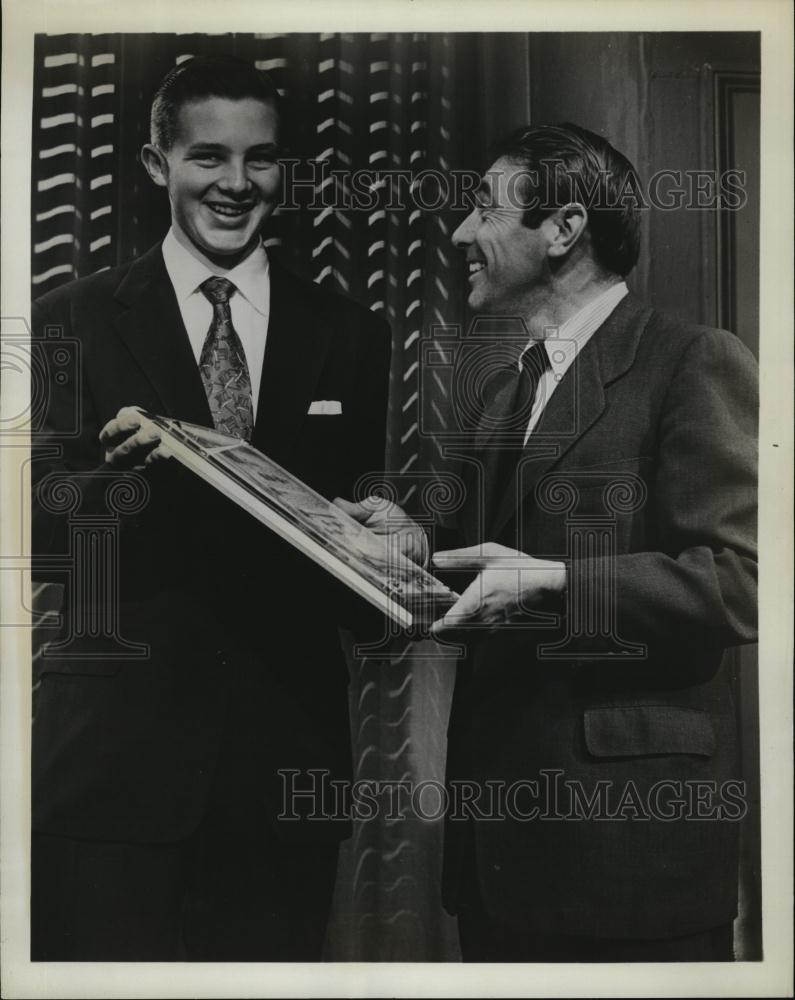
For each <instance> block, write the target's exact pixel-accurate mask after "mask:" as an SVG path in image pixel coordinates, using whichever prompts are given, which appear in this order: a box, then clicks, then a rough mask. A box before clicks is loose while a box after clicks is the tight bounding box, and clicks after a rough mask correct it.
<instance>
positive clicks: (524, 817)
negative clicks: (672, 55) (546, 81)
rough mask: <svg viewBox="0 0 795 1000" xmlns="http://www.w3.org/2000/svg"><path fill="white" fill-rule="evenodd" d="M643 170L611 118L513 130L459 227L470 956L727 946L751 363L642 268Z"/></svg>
mask: <svg viewBox="0 0 795 1000" xmlns="http://www.w3.org/2000/svg"><path fill="white" fill-rule="evenodd" d="M638 190H639V188H638V182H637V178H636V177H635V175H634V170H633V168H632V165H631V164H630V163H629V162H628V161H627V160H626V158H625V157H624V156H622V155H621V154H620V153H618V152H617V151H616V150H615V149H613V148H612V147H611V146H610V145H609V144H608V143H607V142H606V141H605V140H604V139H602V138H600V137H599V136H596V135H594V134H592V133H590V132H587V131H586V130H584V129H581V128H578V127H576V126H570V125H563V126H538V127H530V128H525V129H521V130H520V131H519V132H517V133H515V134H513V135H511V136H510V137H508V138H507V139H506V140H505V142H504V143H503V144H502V146H501V147H500V148H499V150H498V156H497V159H496V161H495V162H494V163H493V165H492V166H491V168H490V169H489V170H488V171H487V173H486V174H485V176H484V178H483V181H482V183H481V186H480V189H479V191H478V193H477V204H476V205H475V207H474V210H473V211H472V212H471V214H470V215H469V216H468V218H467V219H466V220H465V221H464V222H463V223H462V225H461V226H460V227H459V229H458V230H457V231H456V233H455V234H454V237H453V240H454V242H455V244H456V245H457V246H458V247H460V248H461V249H462V250H464V251H465V252H466V259H467V264H468V267H469V272H470V275H469V283H470V291H469V298H468V303H469V306H470V308H471V309H472V311H473V313H474V314H475V316H477V317H479V320H480V324H479V326H478V337H476V338H474V342H471V343H469V344H468V343H467V341H466V339H465V340H464V341H462V343H461V344H460V345H458V347H459V351H458V354H457V356H456V363H457V364H458V366H459V368H458V370H459V371H460V372H461V377H462V382H461V384H460V385H456V384H455V381H454V383H453V390H452V391H453V393H456V392H458V393H464V392H465V391H467V390H470V391H471V390H472V387H473V386H477V387H478V390H479V391H480V390H482V397H481V399H482V402H481V403H480V406H481V409H480V417H479V422H478V426H477V427H476V428H475V429H474V431H473V432H470V431H469V430H467V429H466V428H462V437H461V441H460V443H459V445H458V447H457V448H456V450H457V451H458V452H459V454H461V455H462V458H463V462H462V469H461V475H462V477H463V480H464V483H465V484H466V486H467V500H466V503H465V506H464V508H463V510H462V511H461V514H460V517H459V519H458V524H457V526H456V529H455V535H456V537H457V543H456V542H453V544H458V545H459V546H460V547H459V548H457V549H454V550H450V551H442V552H437V554H436V556H435V559H434V564H435V566H436V567H437V569H438V570H463V571H469V572H470V573H475V574H476V576H475V578H474V580H472V582H471V583H470V585H469V586H468V587H466V581H464V583H463V584H461V583H456V584H455V586H456V587H457V589H462V588H463V587H466V589H464V590H463V593H462V595H461V598H460V599H459V601H458V603H457V604H456V605H455V606H454V607H453V608H451V609H450V611H449V613H448V614H447V615H446V616H445V618H444V619H442V620H440V621H439V622H437V623H436V625H435V627H434V630H435V632H436V634H437V635H438V636H440V637H450V636H453V637H455V638H456V639H458V640H459V641H462V642H463V643H464V644H465V647H466V656H465V657H464V660H463V661H462V663H461V664H460V666H459V673H458V677H457V682H456V689H455V694H454V699H453V706H452V714H451V719H450V728H449V731H448V761H447V772H448V781H449V788H448V792H449V808H448V810H447V827H446V842H445V871H444V899H445V904H446V906H447V908H448V909H449V910H450V911H451V912H453V913H457V914H458V919H459V928H460V937H461V944H462V951H463V956H464V959H465V960H469V961H509V962H529V961H633V960H635V961H666V960H681V961H688V960H730V959H731V958H732V919H733V917H734V915H735V913H736V905H737V841H738V823H737V822H736V820H737V819H739V818H740V817H741V816H742V815H743V811H744V804H743V802H742V785H741V780H740V779H741V778H742V775H741V774H740V772H739V763H738V756H737V733H736V727H735V710H734V705H733V701H732V691H731V685H730V682H729V677H728V676H727V672H726V669H725V667H724V666H723V665H722V655H723V652H724V649H725V648H726V647H729V646H733V645H737V644H740V643H747V642H753V641H754V640H755V635H756V522H755V516H756V470H755V460H756V424H757V372H756V363H755V361H754V359H753V357H752V356H751V355H750V353H749V352H748V351H747V350H746V348H745V347H744V346H743V345H742V344H741V343H740V341H739V340H738V338H737V337H735V336H734V335H733V334H731V333H728V332H726V331H724V330H715V329H708V328H704V327H696V326H692V325H689V324H687V323H683V322H680V321H677V320H673V319H670V318H666V317H664V316H662V315H659V314H658V313H656V312H655V311H654V310H652V309H650V308H649V307H648V306H646V305H645V304H644V303H642V302H640V301H638V300H637V299H636V298H635V297H634V296H633V295H631V294H629V293H628V290H627V286H626V284H625V283H624V278H625V276H626V275H627V274H629V272H630V271H631V270H632V268H633V267H634V265H635V262H636V260H637V256H638V247H639V228H640V212H639V208H638V201H637V198H634V197H633V192H637V191H638ZM517 324H518V326H517ZM517 329H518V330H519V332H518V333H517ZM505 331H509V332H510V335H509V336H507V337H506V333H505ZM489 338H490V339H489ZM478 352H480V354H478ZM476 357H480V358H481V360H482V365H483V367H482V372H481V374H482V377H480V378H479V377H476V376H475V375H474V374H473V371H474V368H473V365H474V364H475V361H474V360H473V359H474V358H476ZM499 358H502V359H503V360H504V362H505V364H506V365H507V368H504V370H502V371H500V372H496V371H495V368H499V367H500V365H499V363H498V359H499ZM495 359H496V360H495ZM465 376H466V377H465ZM491 376H493V381H490V377H491ZM454 378H455V370H454ZM490 386H493V387H494V388H493V390H492V391H490V388H489V387H490ZM460 402H461V410H462V411H463V412H465V413H469V412H471V410H472V408H473V407H474V406H475V405H476V404H478V402H479V401H478V400H474V399H473V398H472V396H471V394H470V396H467V397H466V398H462V399H461V400H460ZM362 517H363V519H364V515H362ZM438 543H439V539H438V538H437V548H441V547H442V546H441V545H439V544H438ZM444 544H445V543H444V542H442V545H444ZM460 579H461V578H460V577H459V580H460Z"/></svg>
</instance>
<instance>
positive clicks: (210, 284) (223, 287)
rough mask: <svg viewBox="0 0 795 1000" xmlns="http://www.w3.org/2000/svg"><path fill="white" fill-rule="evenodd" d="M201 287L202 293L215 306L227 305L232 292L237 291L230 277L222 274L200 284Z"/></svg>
mask: <svg viewBox="0 0 795 1000" xmlns="http://www.w3.org/2000/svg"><path fill="white" fill-rule="evenodd" d="M199 289H200V291H201V293H202V295H203V296H204V297H205V298H206V299H208V300H209V301H210V302H212V304H213V305H214V306H219V305H220V306H223V305H227V303H228V302H229V299H230V298H231V297H232V293H233V292H235V291H237V289H236V288H235V285H234V284H233V283H232V282H231V281H230V280H229V279H228V278H222V277H221V276H220V275H217V276H215V277H213V278H208V279H207V280H206V281H203V282H202V283H201V285H199Z"/></svg>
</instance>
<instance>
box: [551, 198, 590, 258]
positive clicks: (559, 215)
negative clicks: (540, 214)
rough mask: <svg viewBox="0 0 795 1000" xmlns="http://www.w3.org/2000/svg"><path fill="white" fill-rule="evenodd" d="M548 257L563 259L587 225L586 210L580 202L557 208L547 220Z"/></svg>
mask: <svg viewBox="0 0 795 1000" xmlns="http://www.w3.org/2000/svg"><path fill="white" fill-rule="evenodd" d="M548 222H549V223H550V224H551V226H550V243H549V248H548V250H547V253H548V255H549V256H550V257H564V256H565V255H566V254H567V253H569V251H570V250H571V248H572V247H573V246H574V245H575V244H576V243H577V241H578V240H579V239H580V237H581V236H582V234H583V233H584V232H585V228H586V226H587V225H588V210H587V208H586V207H585V205H583V204H582V203H581V202H578V201H573V202H570V203H569V204H568V205H564V206H563V208H559V209H558V210H557V211H556V212H555V213H554V214H553V215H551V216H550V217H549V219H548Z"/></svg>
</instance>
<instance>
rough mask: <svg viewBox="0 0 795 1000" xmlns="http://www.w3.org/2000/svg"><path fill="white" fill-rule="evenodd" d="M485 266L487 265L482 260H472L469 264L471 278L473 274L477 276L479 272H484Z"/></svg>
mask: <svg viewBox="0 0 795 1000" xmlns="http://www.w3.org/2000/svg"><path fill="white" fill-rule="evenodd" d="M485 266H486V265H485V264H484V262H483V261H482V260H470V261H469V263H468V267H469V276H470V277H472V275H473V274H477V273H478V271H482V270H483V269H484V268H485Z"/></svg>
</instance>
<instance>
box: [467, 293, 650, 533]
mask: <svg viewBox="0 0 795 1000" xmlns="http://www.w3.org/2000/svg"><path fill="white" fill-rule="evenodd" d="M650 316H651V309H649V308H648V307H646V306H644V305H643V304H642V303H640V302H638V301H637V300H636V299H634V298H633V296H631V295H627V296H626V297H625V298H624V299H622V301H621V302H620V303H619V304H618V306H617V307H616V308H615V309H614V310H613V312H612V313H611V314H610V316H608V318H607V320H605V322H604V323H603V324H602V326H601V327H599V329H598V330H597V331H596V332H595V333H594V334H593V336H592V337H591V338H590V340H589V341H588V343H587V344H586V345H585V347H583V349H582V350H581V351H580V352H579V354H578V355H577V357H576V359H575V361H574V364H573V365H572V366H571V367H570V368H569V369H568V371H567V372H566V374H565V375H564V376H563V380H562V381H561V383H560V385H559V386H558V387H557V389H556V390H555V392H554V393H553V395H552V398H551V399H550V401H549V405H548V406H547V407H546V408H545V409H544V411H543V413H542V415H541V419H540V420H539V422H538V424H537V426H536V428H535V430H534V431H533V433H532V434H531V435H530V438H529V439H528V442H527V445H526V446H525V447H524V449H523V451H522V453H521V457H520V459H519V462H518V465H517V472H516V476H515V477H514V479H513V480H512V481H511V483H510V484H509V487H508V489H507V490H506V491H505V495H504V496H503V497H502V498H500V499H499V500H498V501H497V502H496V503H495V510H496V513H495V516H494V520H493V521H492V522H491V524H489V525H487V526H486V527H487V529H490V530H489V532H488V534H489V538H498V537H499V534H500V532H501V531H502V530H503V529H504V528H505V526H506V525H507V524H508V523H509V522H510V521H511V519H512V518H513V517H514V516H515V515H516V514H517V512H518V511H520V510H521V509H522V507H523V502H524V501H525V500H526V499H527V498H529V497H532V494H533V491H534V490H535V488H536V485H537V484H538V482H539V481H540V480H541V478H542V477H543V476H544V475H546V474H547V473H548V472H551V471H552V470H553V469H554V468H555V467H556V466H557V465H558V463H559V462H560V461H561V459H562V458H563V456H564V455H565V454H566V453H567V452H568V451H569V449H570V448H571V447H572V446H573V445H574V444H575V443H576V442H577V441H579V440H580V438H582V437H583V435H584V434H587V432H588V430H589V429H590V428H591V427H592V426H593V425H594V424H595V423H596V421H597V420H598V419H599V418H600V417H601V415H602V413H603V412H604V409H605V387H606V386H607V385H609V384H610V383H611V382H614V381H615V380H616V379H617V378H620V377H621V375H623V374H624V373H625V372H626V371H627V370H628V369H629V368H630V367H631V366H632V363H633V361H634V359H635V354H636V352H637V349H638V343H639V341H640V337H641V334H642V333H643V330H644V329H645V327H646V324H647V323H648V321H649V317H650ZM531 505H533V506H534V503H532V504H531Z"/></svg>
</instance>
